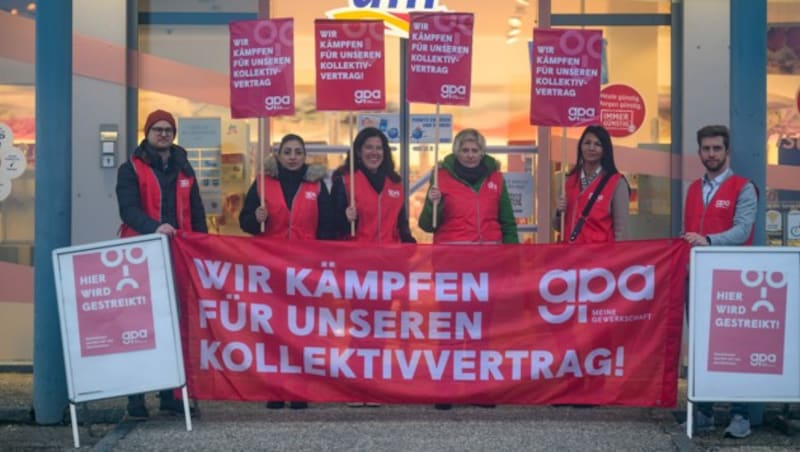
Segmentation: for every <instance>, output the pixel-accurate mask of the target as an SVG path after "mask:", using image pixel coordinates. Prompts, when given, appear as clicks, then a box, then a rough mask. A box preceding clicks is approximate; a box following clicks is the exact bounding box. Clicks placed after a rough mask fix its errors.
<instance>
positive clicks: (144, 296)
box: [53, 234, 191, 447]
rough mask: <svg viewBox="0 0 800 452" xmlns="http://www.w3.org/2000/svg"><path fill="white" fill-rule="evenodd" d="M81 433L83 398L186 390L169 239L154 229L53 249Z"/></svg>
mask: <svg viewBox="0 0 800 452" xmlns="http://www.w3.org/2000/svg"><path fill="white" fill-rule="evenodd" d="M53 273H54V277H55V284H56V293H57V296H58V314H59V321H60V326H61V342H62V347H63V353H64V365H65V371H66V377H67V395H68V398H69V402H70V415H71V417H72V427H73V439H74V440H75V447H79V440H78V436H77V422H76V414H75V404H77V403H82V402H88V401H92V400H99V399H106V398H110V397H118V396H124V395H129V394H138V393H142V392H149V391H157V390H164V389H170V388H178V387H182V388H183V403H184V414H185V417H186V429H187V430H191V420H190V418H189V408H188V394H187V391H186V375H185V372H184V368H183V353H182V351H181V340H180V331H179V329H178V310H177V304H176V297H175V288H174V285H173V278H172V262H171V259H170V254H169V243H168V240H167V237H166V236H165V235H163V234H149V235H143V236H138V237H132V238H127V239H119V240H111V241H106V242H98V243H92V244H87V245H80V246H72V247H65V248H58V249H55V250H53Z"/></svg>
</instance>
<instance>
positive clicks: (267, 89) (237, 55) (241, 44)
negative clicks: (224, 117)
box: [229, 18, 294, 232]
mask: <svg viewBox="0 0 800 452" xmlns="http://www.w3.org/2000/svg"><path fill="white" fill-rule="evenodd" d="M229 30H230V35H231V43H230V66H231V67H230V74H231V76H230V77H231V81H230V85H231V117H232V118H259V128H260V129H262V130H263V128H262V127H260V126H261V121H262V119H261V118H265V117H271V116H281V115H293V114H294V19H290V18H289V19H271V20H247V21H238V22H231V23H230V25H229ZM271 142H272V141H271V140H270V139H269V136H267V137H266V140H265V141H264V143H265V144H264V145H263V146H259V150H258V175H257V176H256V177H257V180H259V181H261V180H263V179H264V148H265V147H271V145H270V143H271ZM259 192H260V197H261V206H262V207H263V206H264V193H263V190H259ZM261 232H264V223H263V222H262V223H261Z"/></svg>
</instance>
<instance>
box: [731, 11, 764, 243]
mask: <svg viewBox="0 0 800 452" xmlns="http://www.w3.org/2000/svg"><path fill="white" fill-rule="evenodd" d="M730 29H731V40H730V48H731V50H730V58H731V62H730V67H731V69H730V80H731V83H730V86H731V87H730V105H731V107H730V125H731V150H732V152H731V167H732V168H733V170H734V171H735V172H736V173H738V174H741V175H742V176H744V177H746V178H748V179H750V180H751V181H753V183H754V184H755V186H756V188H757V189H758V192H759V195H760V196H759V203H758V212H757V214H756V223H755V228H754V229H755V236H754V241H753V243H754V244H755V245H765V244H766V231H765V228H766V197H767V151H766V146H767V145H766V143H767V0H731V17H730Z"/></svg>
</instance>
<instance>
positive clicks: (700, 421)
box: [694, 411, 714, 433]
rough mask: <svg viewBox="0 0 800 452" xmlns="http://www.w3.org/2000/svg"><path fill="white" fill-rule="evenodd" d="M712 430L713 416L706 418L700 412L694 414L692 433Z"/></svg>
mask: <svg viewBox="0 0 800 452" xmlns="http://www.w3.org/2000/svg"><path fill="white" fill-rule="evenodd" d="M712 430H714V416H713V415H711V416H706V415H705V414H703V413H701V412H700V411H695V412H694V431H695V432H698V433H704V432H710V431H712Z"/></svg>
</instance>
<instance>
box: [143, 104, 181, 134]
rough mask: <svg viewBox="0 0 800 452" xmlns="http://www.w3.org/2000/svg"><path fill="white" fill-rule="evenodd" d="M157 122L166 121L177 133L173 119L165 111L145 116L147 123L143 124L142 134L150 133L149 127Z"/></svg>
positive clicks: (157, 111)
mask: <svg viewBox="0 0 800 452" xmlns="http://www.w3.org/2000/svg"><path fill="white" fill-rule="evenodd" d="M158 121H167V122H168V123H169V124H170V125H171V126H172V128H173V129H175V130H176V131H177V129H178V127H177V126H176V125H175V118H174V117H173V116H172V115H171V114H170V113H169V112H167V111H164V110H156V111H154V112H152V113H150V114H149V115H147V121H145V123H144V134H145V135H147V134H148V133H150V127H153V124H155V123H157V122H158Z"/></svg>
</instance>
